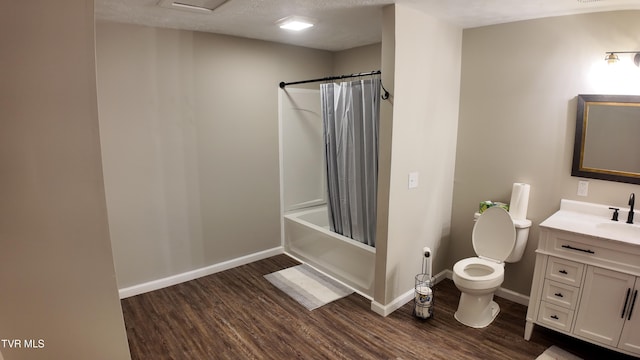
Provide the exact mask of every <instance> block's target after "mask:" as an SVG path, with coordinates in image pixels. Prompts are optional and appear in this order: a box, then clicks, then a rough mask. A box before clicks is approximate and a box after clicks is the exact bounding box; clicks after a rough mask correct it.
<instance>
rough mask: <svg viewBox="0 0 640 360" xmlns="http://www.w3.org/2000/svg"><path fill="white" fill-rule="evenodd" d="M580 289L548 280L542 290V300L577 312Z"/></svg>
mask: <svg viewBox="0 0 640 360" xmlns="http://www.w3.org/2000/svg"><path fill="white" fill-rule="evenodd" d="M579 290H580V288H577V287H574V286H570V285H566V284H563V283H560V282H557V281H553V280H549V279H546V280H545V281H544V288H543V289H542V300H544V301H546V302H548V303H550V304H555V305H558V306H562V307H564V308H567V309H571V310H575V309H576V304H577V303H578V292H579Z"/></svg>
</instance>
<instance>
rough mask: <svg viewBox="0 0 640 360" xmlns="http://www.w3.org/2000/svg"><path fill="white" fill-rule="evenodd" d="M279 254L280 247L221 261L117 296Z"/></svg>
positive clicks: (135, 286) (127, 295)
mask: <svg viewBox="0 0 640 360" xmlns="http://www.w3.org/2000/svg"><path fill="white" fill-rule="evenodd" d="M280 254H284V248H283V247H282V246H278V247H275V248H272V249H267V250H263V251H259V252H257V253H253V254H249V255H245V256H241V257H239V258H235V259H231V260H227V261H223V262H221V263H217V264H213V265H209V266H205V267H203V268H199V269H195V270H190V271H187V272H183V273H181V274H176V275H171V276H168V277H165V278H162V279H157V280H152V281H148V282H145V283H142V284H138V285H133V286H129V287H126V288H122V289H119V290H118V294H119V296H120V299H125V298H128V297H131V296H135V295H140V294H144V293H147V292H150V291H154V290H159V289H162V288H165V287H169V286H173V285H177V284H180V283H183V282H187V281H191V280H195V279H197V278H201V277H203V276H207V275H211V274H215V273H218V272H221V271H225V270H229V269H232V268H234V267H237V266H241V265H246V264H249V263H252V262H254V261H258V260H262V259H266V258H269V257H272V256H275V255H280Z"/></svg>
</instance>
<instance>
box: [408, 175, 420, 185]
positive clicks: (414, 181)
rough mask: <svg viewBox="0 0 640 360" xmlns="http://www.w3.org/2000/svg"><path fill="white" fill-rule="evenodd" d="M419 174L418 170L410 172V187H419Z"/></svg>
mask: <svg viewBox="0 0 640 360" xmlns="http://www.w3.org/2000/svg"><path fill="white" fill-rule="evenodd" d="M418 176H419V173H418V172H417V171H414V172H410V173H409V189H415V188H417V187H418Z"/></svg>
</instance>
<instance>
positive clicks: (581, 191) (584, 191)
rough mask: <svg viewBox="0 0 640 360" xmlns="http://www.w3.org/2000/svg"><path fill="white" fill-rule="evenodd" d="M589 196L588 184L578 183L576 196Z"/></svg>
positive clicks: (582, 181) (585, 182)
mask: <svg viewBox="0 0 640 360" xmlns="http://www.w3.org/2000/svg"><path fill="white" fill-rule="evenodd" d="M588 194H589V182H588V181H584V180H581V181H578V196H587V195H588Z"/></svg>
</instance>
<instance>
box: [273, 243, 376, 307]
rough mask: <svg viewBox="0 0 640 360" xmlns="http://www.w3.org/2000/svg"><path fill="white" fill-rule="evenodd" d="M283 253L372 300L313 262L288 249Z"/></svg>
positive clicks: (371, 299)
mask: <svg viewBox="0 0 640 360" xmlns="http://www.w3.org/2000/svg"><path fill="white" fill-rule="evenodd" d="M284 253H285V255H287V256H288V257H290V258H293V259H295V260H296V261H298V262H301V263H303V264H307V265H308V266H311V267H312V268H313V269H314V270H316V271H317V272H319V273H321V274H323V275H324V276H326V277H328V278H330V279H331V280H333V281H336V282H338V283H339V284H341V285H343V286H346V287H348V288H349V289H351V290H353V292H355V293H356V294H358V295H360V296H362V297H363V298H365V299H367V300H370V301H373V298H372V297H371V296H369V295H367V294H365V293H363V292H362V291H360V290H358V289H356V288H354V287H353V286H351V285H349V284H347V283H345V282H344V281H341V280H340V279H338V278H336V277H335V276H333V275H331V274H329V273H327V272H325V271H323V270H322V269H320V268H318V267H316V266H313V264H310V263H308V262H307V261H304V260H303V259H300V258H299V257H297V256H296V255H294V254H292V253H290V252H288V251H285V252H284Z"/></svg>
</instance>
